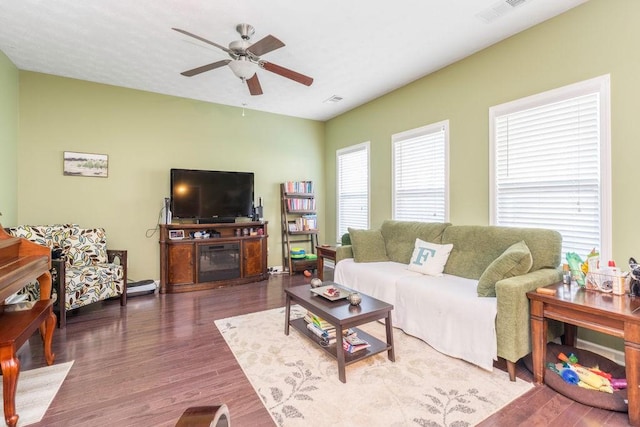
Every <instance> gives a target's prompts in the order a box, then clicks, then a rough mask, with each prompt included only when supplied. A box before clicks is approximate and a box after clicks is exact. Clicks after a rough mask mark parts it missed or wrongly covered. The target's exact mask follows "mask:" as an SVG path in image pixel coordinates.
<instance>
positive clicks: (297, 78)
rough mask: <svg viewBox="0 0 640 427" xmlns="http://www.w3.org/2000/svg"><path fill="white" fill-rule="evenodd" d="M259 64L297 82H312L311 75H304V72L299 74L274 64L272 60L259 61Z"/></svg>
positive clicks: (306, 83) (309, 84)
mask: <svg viewBox="0 0 640 427" xmlns="http://www.w3.org/2000/svg"><path fill="white" fill-rule="evenodd" d="M259 65H260V67H262V68H264V69H265V70H267V71H271V72H272V73H276V74H278V75H281V76H282V77H286V78H288V79H291V80H293V81H296V82H298V83H302V84H303V85H306V86H311V83H313V78H312V77H309V76H305V75H304V74H300V73H298V72H295V71H293V70H290V69H288V68H284V67H282V66H280V65H276V64H274V63H273V62H267V61H260V63H259Z"/></svg>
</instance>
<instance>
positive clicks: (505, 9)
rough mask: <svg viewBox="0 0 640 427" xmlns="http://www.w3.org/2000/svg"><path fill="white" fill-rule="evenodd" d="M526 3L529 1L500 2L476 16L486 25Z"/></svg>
mask: <svg viewBox="0 0 640 427" xmlns="http://www.w3.org/2000/svg"><path fill="white" fill-rule="evenodd" d="M527 2H531V0H502V1H499V2H498V3H495V4H493V5H491V6H489V7H488V8H486V9H485V10H482V11H480V12H478V13H477V14H476V16H477V17H478V18H480V19H482V20H483V21H484V22H486V23H487V24H488V23H490V22H493V21H494V20H496V19H498V18H500V17H501V16H504V15H506V14H507V13H509V12H511V11H512V10H513V9H514V8H516V7H518V6H521V5H522V4H524V3H527Z"/></svg>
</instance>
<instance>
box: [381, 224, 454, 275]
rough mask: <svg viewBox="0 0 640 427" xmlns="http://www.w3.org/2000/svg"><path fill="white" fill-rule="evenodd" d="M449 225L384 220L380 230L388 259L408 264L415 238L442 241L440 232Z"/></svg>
mask: <svg viewBox="0 0 640 427" xmlns="http://www.w3.org/2000/svg"><path fill="white" fill-rule="evenodd" d="M449 225H451V224H449V223H441V222H418V221H397V220H390V219H388V220H385V221H384V222H383V223H382V226H381V227H380V231H381V232H382V236H383V237H384V242H385V248H386V253H387V256H388V257H389V260H391V261H395V262H399V263H401V264H409V260H410V259H411V255H412V254H413V249H414V246H415V243H416V238H418V239H420V240H424V241H425V242H431V243H437V244H440V243H442V242H441V240H442V233H443V232H444V230H445V229H446V228H447V226H449ZM447 243H452V242H447ZM454 246H455V244H454Z"/></svg>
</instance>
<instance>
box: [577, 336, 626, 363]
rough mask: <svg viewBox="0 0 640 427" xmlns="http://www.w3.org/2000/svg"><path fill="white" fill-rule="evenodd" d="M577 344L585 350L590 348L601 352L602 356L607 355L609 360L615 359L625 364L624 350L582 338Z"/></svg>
mask: <svg viewBox="0 0 640 427" xmlns="http://www.w3.org/2000/svg"><path fill="white" fill-rule="evenodd" d="M576 346H577V347H578V348H581V349H583V350H589V351H591V352H594V353H596V354H599V355H600V356H603V357H606V358H607V359H609V360H613V361H614V362H616V363H617V364H619V365H622V366H625V364H624V352H623V351H620V350H615V349H613V348H609V347H605V346H603V345H600V344H596V343H594V342H591V341H586V340H581V339H578V342H577V344H576Z"/></svg>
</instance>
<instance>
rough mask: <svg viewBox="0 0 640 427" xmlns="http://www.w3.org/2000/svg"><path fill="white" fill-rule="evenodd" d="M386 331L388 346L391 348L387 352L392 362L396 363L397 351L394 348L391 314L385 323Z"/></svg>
mask: <svg viewBox="0 0 640 427" xmlns="http://www.w3.org/2000/svg"><path fill="white" fill-rule="evenodd" d="M384 326H385V329H386V330H387V345H388V346H389V350H388V351H387V357H389V360H391V361H392V362H395V361H396V350H395V347H394V346H393V325H392V324H391V312H389V314H387V318H386V319H385V321H384Z"/></svg>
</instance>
